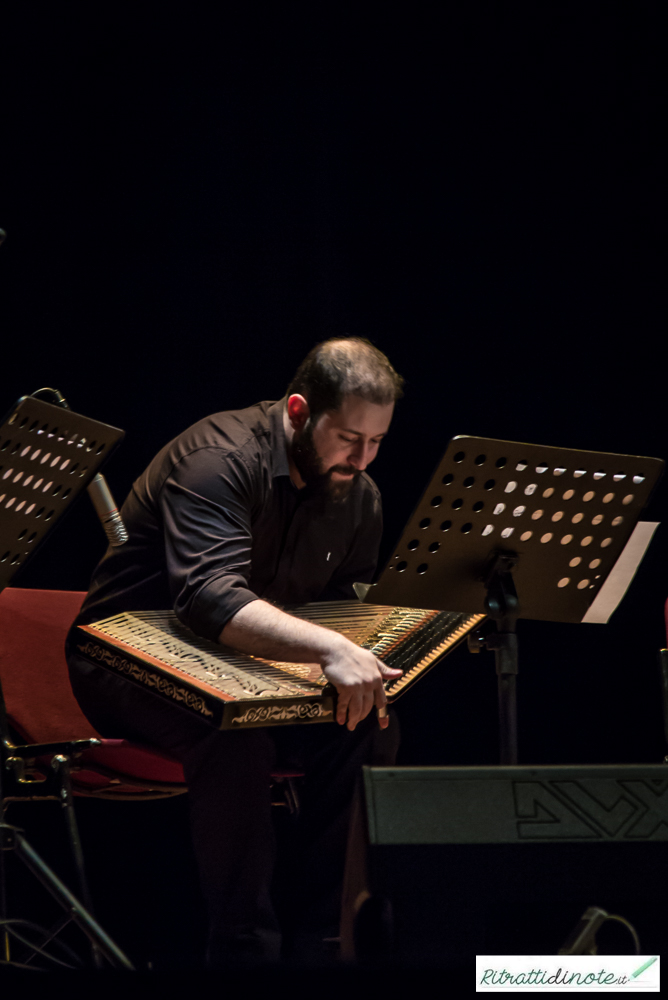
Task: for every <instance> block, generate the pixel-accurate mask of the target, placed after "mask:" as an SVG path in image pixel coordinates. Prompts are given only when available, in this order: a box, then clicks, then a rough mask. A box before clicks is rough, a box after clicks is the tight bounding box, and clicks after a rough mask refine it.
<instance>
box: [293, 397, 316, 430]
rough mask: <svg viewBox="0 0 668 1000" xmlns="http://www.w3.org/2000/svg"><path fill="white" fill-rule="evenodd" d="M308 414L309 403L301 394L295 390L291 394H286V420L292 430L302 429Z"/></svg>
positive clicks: (309, 412)
mask: <svg viewBox="0 0 668 1000" xmlns="http://www.w3.org/2000/svg"><path fill="white" fill-rule="evenodd" d="M310 415H311V411H310V409H309V405H308V403H307V402H306V400H305V399H304V397H303V396H300V395H299V394H298V393H296V392H295V393H293V395H292V396H288V420H289V421H290V425H291V426H292V428H293V430H296V431H301V430H303V429H304V425H305V423H306V421H307V420H308V418H309V417H310Z"/></svg>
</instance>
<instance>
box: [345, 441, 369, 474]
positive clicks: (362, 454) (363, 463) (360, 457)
mask: <svg viewBox="0 0 668 1000" xmlns="http://www.w3.org/2000/svg"><path fill="white" fill-rule="evenodd" d="M369 450H370V449H369V447H368V445H366V444H363V443H361V442H360V443H358V444H357V445H356V446H355V447H354V448H353V450H352V451H351V453H350V455H349V456H348V461H349V462H350V464H351V465H353V466H354V467H355V468H356V469H357V470H358V471H359V472H364V470H365V469H366V467H367V465H368V464H369Z"/></svg>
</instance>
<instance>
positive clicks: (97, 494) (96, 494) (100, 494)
mask: <svg viewBox="0 0 668 1000" xmlns="http://www.w3.org/2000/svg"><path fill="white" fill-rule="evenodd" d="M0 232H1V230H0ZM31 395H32V396H33V397H34V398H36V399H39V398H40V397H41V396H44V395H46V396H48V397H49V399H48V400H47V401H48V402H49V403H53V404H55V405H56V406H62V408H63V409H64V410H69V408H70V407H69V404H68V402H67V400H66V399H65V397H64V396H63V395H62V393H60V392H59V391H58V390H57V389H49V388H44V389H37V391H36V392H33V393H31ZM88 496H89V497H90V498H91V501H92V503H93V507H94V508H95V513H96V514H97V516H98V517H99V519H100V523H101V525H102V527H103V528H104V533H105V535H106V536H107V538H108V539H109V544H110V545H114V546H116V545H124V544H125V542H127V540H128V533H127V529H126V527H125V525H124V524H123V518H122V517H121V515H120V513H119V510H118V507H117V506H116V501H115V500H114V498H113V496H112V495H111V490H110V489H109V486H108V485H107V480H106V479H105V478H104V476H103V475H102V474H101V473H100V472H98V473H97V475H96V476H95V477H94V478H93V480H92V482H91V483H90V485H89V486H88Z"/></svg>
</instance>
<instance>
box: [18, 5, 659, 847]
mask: <svg viewBox="0 0 668 1000" xmlns="http://www.w3.org/2000/svg"><path fill="white" fill-rule="evenodd" d="M460 7H461V9H459V8H460ZM659 10H660V7H659V5H658V4H651V3H634V4H625V5H615V4H610V3H586V4H572V5H569V4H551V5H546V4H526V5H523V4H520V5H506V4H493V3H487V4H482V3H468V4H462V5H459V7H457V6H455V5H446V6H445V7H442V8H439V7H438V6H432V7H431V8H429V9H427V8H422V9H415V10H412V11H411V12H410V13H407V11H406V9H405V8H404V9H403V10H402V11H401V12H400V13H394V14H391V13H390V11H389V9H388V8H387V7H385V8H383V9H382V20H377V21H376V22H374V21H373V20H372V19H371V17H370V15H368V14H367V15H366V16H364V15H363V12H359V11H358V12H357V13H355V12H354V11H353V9H352V8H350V9H345V10H344V9H342V8H332V9H330V10H329V12H328V8H320V10H319V13H318V15H317V19H316V15H314V14H313V12H311V13H310V14H306V13H305V11H304V10H303V9H297V8H296V7H295V8H290V7H278V6H273V7H271V8H269V6H267V7H263V8H262V9H261V10H260V9H258V10H256V11H255V12H254V13H253V14H251V15H249V16H248V18H247V20H246V22H245V23H241V22H240V21H234V22H233V21H232V20H231V19H230V20H228V22H225V21H224V20H222V21H213V20H211V21H208V22H207V20H206V19H204V18H202V19H199V20H198V17H197V15H196V14H188V15H187V16H186V15H184V16H183V18H182V19H181V20H178V19H176V18H173V19H172V20H171V21H169V22H168V21H167V20H166V19H165V18H166V15H165V12H164V10H160V14H159V18H158V8H157V7H156V8H155V11H154V13H155V19H154V21H153V23H151V20H150V18H149V16H148V15H146V14H144V17H143V20H142V21H141V22H140V21H139V20H137V17H136V14H135V13H131V12H130V10H129V8H128V9H126V10H125V11H124V12H123V10H122V9H120V8H119V10H117V11H116V12H114V11H113V10H111V9H109V13H108V15H107V16H106V20H104V18H103V15H101V14H100V13H99V12H97V13H96V14H95V18H96V20H95V21H93V20H90V21H89V22H85V21H82V20H77V18H75V16H74V14H72V13H70V14H67V13H59V14H58V15H55V14H53V13H49V14H48V15H45V19H42V20H40V19H38V18H37V17H36V15H34V16H33V15H31V16H32V18H33V19H32V20H31V19H30V18H29V17H26V19H25V20H24V21H23V22H22V23H20V24H16V25H12V26H9V25H7V24H5V30H4V31H3V38H2V42H1V45H2V57H1V60H0V62H1V72H2V78H3V82H2V95H3V96H2V114H3V125H2V135H3V138H2V146H3V152H2V157H1V159H0V175H1V178H2V181H1V188H0V197H1V207H0V225H2V226H3V227H4V228H5V229H6V230H7V233H8V236H7V239H6V242H5V245H4V246H3V248H2V250H1V251H0V283H1V286H2V303H1V313H0V322H1V323H2V348H1V354H0V358H1V360H2V382H1V385H2V393H1V395H2V400H1V401H0V406H2V407H4V408H5V409H7V408H9V407H10V406H11V405H12V403H13V402H14V401H15V400H16V398H18V397H19V396H21V395H23V394H25V393H29V392H32V391H33V390H35V389H36V388H38V387H40V386H43V385H50V386H56V387H57V388H59V389H60V390H61V391H62V392H63V393H64V395H65V396H66V397H67V398H68V400H69V402H70V404H71V406H72V407H73V409H76V410H78V411H79V412H81V413H85V414H88V415H90V416H92V417H96V418H98V419H100V420H103V421H106V422H108V423H112V424H115V425H117V426H119V427H122V428H124V429H125V431H126V432H127V437H126V440H125V443H124V444H123V445H122V447H121V449H120V450H119V451H118V452H117V453H116V455H115V456H114V458H113V459H112V461H111V462H110V463H109V465H108V467H107V469H106V470H105V473H106V475H107V477H108V480H109V482H110V484H111V486H112V489H113V491H114V493H115V495H116V497H117V499H118V500H119V501H120V500H122V498H123V497H124V495H125V494H126V492H127V490H128V489H129V487H130V484H131V483H132V481H133V479H134V478H135V477H136V476H137V475H138V474H139V473H140V472H141V470H142V469H143V467H144V466H145V464H146V463H147V462H148V461H149V460H150V459H151V457H152V456H153V454H154V453H155V452H156V451H157V450H158V449H159V448H160V447H161V446H162V445H163V444H164V443H165V442H166V441H167V440H169V439H170V438H171V437H172V436H174V435H175V434H176V433H178V432H179V431H180V430H181V429H183V428H184V427H185V426H187V425H188V424H190V423H192V422H194V421H196V420H197V419H199V418H200V417H201V416H203V415H205V414H207V413H209V412H212V411H215V410H219V409H228V408H235V407H242V406H246V405H249V404H250V403H253V402H255V401H257V400H261V399H276V398H279V397H280V396H281V395H282V394H283V392H284V390H285V388H286V386H287V384H288V382H289V380H290V377H291V375H292V373H293V371H294V369H295V367H296V366H297V364H298V363H299V361H300V360H301V359H302V357H303V356H304V355H305V353H306V352H307V351H308V349H309V348H310V347H311V346H312V345H313V344H314V343H315V342H317V341H318V340H321V339H324V338H325V337H329V336H332V335H337V334H345V333H349V334H355V335H360V336H365V337H368V338H370V339H371V340H372V341H373V342H374V343H375V344H377V345H378V346H379V347H380V348H381V349H382V350H384V351H385V352H386V353H387V354H388V355H389V357H390V358H391V360H392V361H393V363H394V364H395V366H396V368H397V369H398V370H399V371H400V372H401V373H402V374H403V375H404V376H405V378H406V395H405V398H404V400H403V401H402V402H401V403H400V404H399V406H398V407H397V413H396V417H395V421H394V423H393V426H392V429H391V434H390V436H389V437H388V439H387V441H386V443H385V444H384V445H383V448H382V451H381V454H380V456H379V458H378V459H377V461H376V463H375V464H374V466H373V467H372V469H371V472H372V474H373V475H374V477H375V478H376V480H377V482H378V484H379V486H380V488H381V490H382V493H383V497H384V505H385V516H386V533H385V542H384V549H383V556H384V557H386V556H387V555H388V554H389V552H390V550H391V547H392V545H393V544H394V541H395V540H396V538H397V536H398V535H399V533H400V531H401V529H402V527H403V524H404V522H405V520H406V519H407V517H408V516H409V514H410V512H411V510H412V506H413V504H414V503H415V501H416V500H417V498H418V496H419V495H420V493H421V490H422V488H423V486H424V484H425V482H426V481H427V479H428V477H429V476H430V474H431V472H432V469H433V467H434V465H435V463H436V462H437V460H438V459H439V457H440V455H441V453H442V451H443V449H444V447H445V445H446V443H447V441H448V440H449V438H450V437H451V436H452V435H453V434H456V433H471V434H479V435H485V436H492V437H499V438H510V439H513V440H524V441H532V442H538V443H544V444H555V445H563V446H572V447H577V448H586V449H601V450H605V451H620V452H630V453H636V454H644V455H656V456H660V457H666V455H667V453H668V447H667V445H666V425H665V419H664V413H665V375H664V371H663V362H662V361H661V357H662V355H663V349H662V347H661V345H662V344H664V349H665V327H664V325H663V318H664V317H663V312H664V310H663V305H664V280H663V270H662V268H661V265H660V250H659V243H660V234H661V235H663V233H664V232H665V212H664V205H663V192H664V188H663V184H662V180H663V174H664V172H665V158H664V156H663V128H664V124H663V118H662V111H663V108H662V94H663V90H664V86H663V85H664V82H665V81H663V79H662V74H661V69H660V66H661V63H660V59H661V55H662V52H661V48H660V44H659V37H660V31H659V24H660V20H659ZM77 16H79V15H77ZM80 16H81V17H87V16H89V15H84V14H81V15H80ZM665 501H666V485H665V484H663V485H661V486H660V488H659V490H658V491H657V493H656V495H655V498H654V500H653V502H652V505H651V509H649V510H648V511H647V512H646V514H645V517H646V518H647V519H651V520H662V517H663V512H664V509H665ZM103 549H104V537H103V535H102V532H101V529H100V527H99V525H98V523H97V522H96V520H95V517H94V515H93V513H92V509H91V508H90V505H89V504H88V502H87V500H86V499H85V498H84V499H83V500H82V501H80V503H79V504H78V505H77V507H76V508H75V509H74V510H73V511H72V512H71V513H70V514H69V516H68V518H67V519H66V521H65V522H64V523H63V524H62V525H61V526H60V527H59V528H58V529H57V531H56V533H55V535H54V537H53V539H52V540H51V541H50V542H49V544H48V545H47V546H46V547H45V548H44V549H43V550H42V551H41V552H40V554H39V556H38V558H37V559H36V560H35V561H34V563H33V564H32V565H31V566H29V567H27V568H26V570H25V571H24V572H23V573H22V575H21V576H20V577H18V578H17V580H16V583H17V585H20V586H25V587H49V588H60V589H80V590H85V589H86V588H87V584H88V580H89V577H90V573H91V571H92V569H93V567H94V565H95V563H96V561H97V559H98V558H99V557H100V556H101V554H102V552H103ZM667 554H668V543H667V542H666V536H665V529H664V528H660V529H659V531H658V533H657V535H656V537H655V540H654V542H653V543H652V546H651V548H650V551H649V554H648V556H647V557H646V559H645V561H644V563H643V565H642V567H641V569H640V571H639V573H638V575H637V577H636V580H635V581H634V583H633V585H632V587H631V588H630V591H629V593H628V595H627V597H626V599H625V601H624V603H623V605H622V606H621V607H620V609H619V610H618V611H617V612H616V613H615V615H614V617H613V619H612V621H611V623H610V624H609V625H608V626H605V627H604V626H593V625H589V626H586V625H582V626H574V625H554V624H542V623H537V622H522V623H520V629H519V633H520V656H521V660H520V670H521V673H520V678H519V711H520V730H519V731H520V756H521V760H522V761H523V762H527V763H528V762H535V763H549V762H565V763H569V762H616V761H627V762H632V761H646V762H656V761H659V760H661V758H662V756H663V754H664V752H665V746H664V741H663V736H662V721H661V709H660V689H659V683H658V672H657V668H656V650H657V649H658V648H659V647H660V646H661V645H663V644H664V643H665V638H664V636H663V631H662V628H663V626H662V605H663V601H664V599H665V597H666V595H667V594H668V581H667V580H666V573H665V563H666V556H667ZM520 596H521V595H520ZM399 714H400V717H401V723H402V729H403V751H402V761H403V762H404V763H407V764H408V763H411V764H413V763H415V764H418V763H424V764H437V763H486V762H493V761H494V760H495V759H496V681H495V674H494V666H493V659H492V657H491V655H483V656H480V657H470V656H469V655H468V654H467V653H466V652H465V651H460V652H458V653H456V654H455V655H454V656H453V657H452V658H451V660H450V661H449V662H446V663H445V664H444V665H443V666H442V668H441V669H440V671H437V672H435V673H434V674H433V675H430V677H429V678H427V679H425V680H424V681H423V682H421V684H420V685H419V686H418V688H417V689H416V690H414V691H413V692H411V693H410V694H409V695H408V696H407V697H406V699H405V701H404V702H403V703H400V705H399ZM115 808H117V809H121V808H124V807H121V806H117V807H115ZM131 808H132V809H133V810H135V811H134V812H133V813H132V822H133V823H134V824H136V825H138V828H141V824H142V823H143V822H146V823H148V824H149V825H150V822H152V821H151V820H150V817H149V812H150V807H148V806H146V807H143V806H133V807H131ZM155 808H157V807H155ZM164 808H167V807H166V806H165V807H164ZM115 815H118V813H117V814H115ZM147 817H149V818H147ZM128 822H129V820H128Z"/></svg>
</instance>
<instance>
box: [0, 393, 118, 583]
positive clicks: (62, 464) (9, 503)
mask: <svg viewBox="0 0 668 1000" xmlns="http://www.w3.org/2000/svg"><path fill="white" fill-rule="evenodd" d="M124 433H125V432H124V431H122V430H119V428H118V427H110V426H109V425H108V424H102V423H100V422H99V421H97V420H91V419H90V418H89V417H84V416H82V415H81V414H80V413H73V412H72V410H63V409H61V408H60V407H59V406H54V405H53V404H51V403H45V402H44V401H43V400H41V399H34V398H33V397H32V396H24V397H22V398H21V399H19V401H18V403H17V404H16V406H15V407H14V408H13V409H12V410H10V412H9V413H8V414H7V416H6V417H5V419H4V420H3V422H2V424H1V425H0V590H3V589H4V588H5V587H6V586H7V585H8V584H9V581H10V580H11V578H12V577H13V575H14V573H15V572H16V571H17V570H18V569H19V568H20V567H21V566H22V565H23V564H24V563H25V562H26V561H27V559H29V558H30V557H31V556H32V554H33V553H34V552H35V551H36V550H37V548H38V547H39V545H40V544H41V543H42V541H43V540H44V538H45V537H46V535H47V534H48V533H49V532H50V531H51V529H52V528H53V527H55V525H56V524H57V523H58V521H59V520H60V518H61V517H62V516H63V514H64V513H65V511H66V510H67V509H68V508H69V506H70V504H71V503H72V501H73V500H75V499H76V497H77V496H79V494H80V493H81V492H82V491H83V490H85V489H86V487H87V486H89V484H90V482H91V480H92V479H93V478H94V476H95V475H96V473H97V472H98V470H99V468H100V466H101V465H102V463H103V462H104V461H106V459H107V458H108V457H109V455H110V454H111V452H112V451H113V450H114V448H115V447H116V446H117V445H118V444H119V443H120V441H121V440H122V439H123V437H124Z"/></svg>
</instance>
